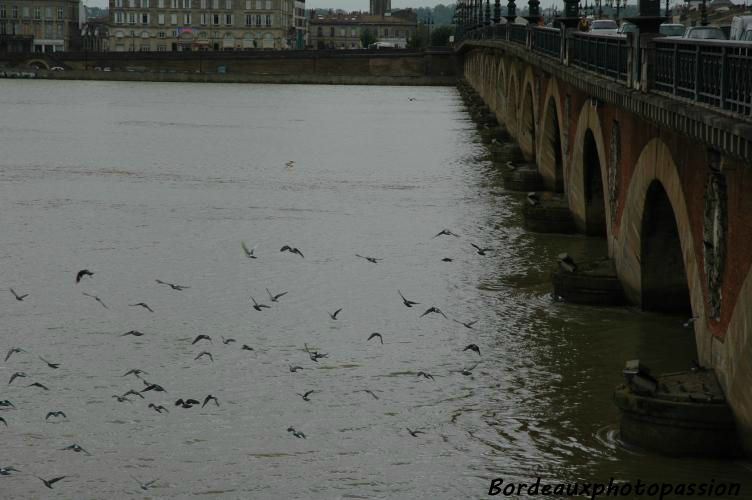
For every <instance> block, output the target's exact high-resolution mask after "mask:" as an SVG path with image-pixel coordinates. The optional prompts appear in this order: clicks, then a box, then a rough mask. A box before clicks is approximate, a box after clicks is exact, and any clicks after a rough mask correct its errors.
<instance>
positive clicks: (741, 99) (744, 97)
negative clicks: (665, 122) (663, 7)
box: [653, 38, 752, 116]
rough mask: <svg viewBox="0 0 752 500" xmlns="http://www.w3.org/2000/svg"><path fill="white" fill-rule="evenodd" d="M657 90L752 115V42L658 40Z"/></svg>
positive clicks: (655, 76)
mask: <svg viewBox="0 0 752 500" xmlns="http://www.w3.org/2000/svg"><path fill="white" fill-rule="evenodd" d="M654 66H655V70H654V73H653V77H654V82H653V83H654V86H655V89H656V90H659V91H662V92H668V93H670V94H671V95H674V96H677V97H683V98H686V99H691V100H693V101H695V102H701V103H705V104H709V105H711V106H714V107H718V108H721V109H725V110H728V111H732V112H734V113H739V114H742V115H746V116H749V115H752V45H751V44H746V45H745V44H741V43H739V44H734V43H728V42H715V41H698V40H676V39H660V38H658V39H656V40H655V65H654Z"/></svg>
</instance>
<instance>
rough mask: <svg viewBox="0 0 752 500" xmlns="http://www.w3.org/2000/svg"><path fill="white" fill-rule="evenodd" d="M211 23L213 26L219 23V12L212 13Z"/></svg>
mask: <svg viewBox="0 0 752 500" xmlns="http://www.w3.org/2000/svg"><path fill="white" fill-rule="evenodd" d="M212 24H213V25H214V26H217V25H219V14H213V15H212Z"/></svg>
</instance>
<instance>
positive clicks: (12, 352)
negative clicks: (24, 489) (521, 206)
mask: <svg viewBox="0 0 752 500" xmlns="http://www.w3.org/2000/svg"><path fill="white" fill-rule="evenodd" d="M440 236H452V237H456V238H459V237H460V236H459V235H458V234H456V233H454V232H452V231H450V230H449V229H443V230H442V231H440V232H439V233H437V234H436V235H435V236H434V237H433V238H438V237H440ZM470 245H471V246H472V247H473V248H474V249H475V251H476V253H477V254H478V255H486V252H490V251H492V249H491V248H482V247H479V246H477V245H475V244H472V243H471V244H470ZM241 246H242V248H243V252H244V253H245V256H246V257H247V258H249V259H256V258H257V256H256V254H255V250H256V247H253V248H248V246H247V245H246V243H245V242H241ZM280 252H289V253H291V254H293V255H297V256H299V257H301V258H305V256H304V255H303V252H302V251H301V250H300V249H298V248H296V247H292V246H290V245H285V246H283V247H282V248H281V249H280ZM355 256H356V257H358V258H361V259H364V260H365V261H367V262H370V263H372V264H378V263H379V262H381V261H382V260H383V259H382V258H376V257H370V256H365V255H360V254H355ZM442 260H443V261H451V260H452V259H451V258H444V259H442ZM94 274H95V273H94V272H93V271H90V270H88V269H82V270H80V271H78V273H77V274H76V283H77V284H78V283H80V282H81V280H83V279H84V278H88V279H93V277H94ZM155 281H156V283H157V284H159V285H163V286H167V287H170V288H171V289H172V290H175V291H183V290H186V289H188V288H190V287H189V286H185V285H178V284H174V283H169V282H166V281H162V280H159V279H157V280H155ZM9 290H10V292H11V293H12V294H13V297H14V298H15V299H16V300H17V301H19V302H22V301H24V300H26V299H27V298H28V297H29V294H28V293H23V294H19V293H17V292H16V291H15V290H14V289H13V288H10V289H9ZM266 292H267V294H268V296H269V301H270V302H272V303H278V302H279V301H280V299H282V298H283V297H284V296H285V295H287V293H288V292H287V291H283V292H280V293H272V292H271V291H270V290H269V289H268V288H267V289H266ZM82 294H83V295H85V296H87V297H90V298H93V299H94V300H96V301H97V302H98V303H99V304H100V305H101V306H102V307H104V308H105V309H109V307H108V306H107V304H106V303H105V302H104V301H103V300H102V299H101V298H100V297H98V296H96V295H93V294H90V293H86V292H82ZM397 294H398V295H399V297H400V299H401V300H402V304H403V305H404V306H405V307H407V308H413V307H414V306H418V305H420V302H416V301H414V300H410V299H407V298H406V297H405V296H404V295H403V294H402V292H401V291H400V290H397ZM248 302H249V305H250V306H251V307H253V309H255V310H256V311H263V310H264V309H269V308H270V307H271V306H270V305H268V304H264V303H260V302H258V301H257V300H256V299H255V298H254V297H252V296H251V297H249V299H248ZM128 305H129V306H130V307H141V308H143V309H145V310H147V311H149V312H151V313H154V310H153V309H152V308H151V307H149V305H148V304H146V303H145V302H138V303H134V304H128ZM341 312H342V308H339V309H337V310H335V311H334V312H327V314H328V315H329V317H330V319H331V320H332V321H337V319H338V315H339V314H340V313H341ZM429 314H436V315H439V316H442V317H443V318H444V319H449V317H448V316H447V315H446V314H445V313H444V312H443V311H442V310H441V309H439V308H438V307H436V306H430V307H428V308H426V309H425V311H424V312H423V313H422V314H421V315H420V318H423V317H424V316H427V315H429ZM452 321H454V322H456V323H458V324H460V325H462V326H464V327H465V328H468V329H473V325H475V324H476V323H477V320H473V321H468V322H464V321H460V320H457V319H454V318H452ZM144 335H145V334H144V333H143V332H141V331H138V330H130V331H127V332H125V333H123V334H121V335H120V337H129V336H133V337H142V336H144ZM374 339H376V340H378V341H379V342H380V343H381V344H382V345H383V344H384V337H383V335H382V334H381V333H379V332H373V333H371V334H369V335H368V337H367V338H366V342H370V341H372V340H374ZM221 341H222V343H223V344H225V345H229V344H232V343H235V342H237V341H236V339H234V338H225V337H221ZM199 342H210V343H211V342H212V338H211V337H210V336H209V335H205V334H200V335H197V336H196V337H195V338H194V339H193V341H192V345H195V344H198V343H199ZM241 349H242V350H247V351H253V350H254V349H253V347H251V346H249V345H247V344H243V345H242V346H241ZM303 350H304V352H305V353H306V354H307V355H308V357H309V359H310V360H311V361H313V362H315V363H318V360H319V359H322V358H327V357H328V353H322V352H318V351H315V350H312V349H310V348H309V347H308V344H304V348H303ZM462 351H463V352H465V351H473V352H475V353H476V354H477V355H478V356H479V357H480V356H481V352H480V347H478V345H477V344H468V345H467V346H465V347H464V349H462ZM24 354H27V355H28V354H30V353H29V352H28V351H26V350H25V349H23V348H21V347H11V348H10V349H9V350H8V351H7V353H6V356H5V359H4V362H5V363H8V361H10V360H11V358H15V357H16V356H20V355H24ZM37 357H38V358H39V359H40V360H41V361H43V362H44V363H45V364H46V365H47V366H48V367H49V368H50V369H52V370H56V369H58V368H59V367H60V363H54V362H51V361H48V360H46V359H45V358H43V357H42V356H37ZM201 358H208V359H209V360H210V361H211V362H213V361H214V357H213V356H212V353H211V352H209V351H206V350H204V351H201V352H200V353H199V354H198V355H196V357H195V358H194V360H198V359H201ZM479 364H480V362H476V363H475V364H474V365H473V366H471V367H469V368H463V369H461V370H457V373H460V374H462V375H465V376H470V375H472V373H473V370H474V369H475V368H476V367H477V366H478V365H479ZM303 369H304V367H302V366H299V365H289V370H290V372H291V373H297V372H298V371H300V370H303ZM144 375H146V376H148V375H149V374H148V373H147V372H146V371H144V370H141V369H138V368H134V369H131V370H128V371H127V372H125V373H124V374H123V375H122V377H128V376H134V377H137V378H138V379H140V380H141V382H142V384H143V387H142V388H140V389H129V390H128V391H126V392H124V393H123V394H114V395H112V398H113V399H115V400H116V402H117V403H125V402H129V403H131V402H133V401H134V400H143V402H145V401H146V397H145V396H144V393H153V394H156V393H165V394H166V393H167V391H166V390H165V388H164V387H162V386H161V385H159V384H157V383H153V382H149V381H147V380H146V379H145V378H144V377H143V376H144ZM416 377H418V378H421V377H422V378H425V379H429V380H434V377H433V375H432V374H430V373H428V372H426V371H418V372H417V373H416ZM23 378H28V375H27V374H26V373H25V372H22V371H16V372H14V373H13V374H12V375H11V376H10V379H9V381H8V385H12V384H14V382H16V380H17V379H23ZM17 384H18V382H16V385H17ZM26 387H28V388H32V387H33V388H38V389H41V390H44V391H49V388H48V387H47V386H46V385H44V384H43V383H41V382H37V381H35V382H32V383H30V384H27V385H26ZM317 392H318V391H316V390H309V391H306V392H304V393H302V394H301V393H297V395H298V396H300V397H301V398H302V399H303V401H306V402H310V401H311V396H312V395H313V394H315V393H317ZM362 392H367V393H368V394H370V395H371V396H372V397H373V398H374V399H379V397H378V396H377V395H376V394H375V393H374V392H373V391H371V390H369V389H365V390H363V391H362ZM131 398H133V399H131ZM210 403H213V404H214V405H215V406H220V402H219V399H218V398H217V397H215V396H213V395H212V394H208V395H207V396H206V397H204V398H203V400H202V401H199V400H197V399H193V398H185V399H183V398H180V399H178V400H176V401H175V402H174V406H175V407H179V408H184V409H190V408H192V407H194V406H200V407H201V408H204V407H206V406H207V405H208V404H210ZM148 408H149V409H152V410H154V411H155V412H157V413H164V412H169V409H168V408H167V407H165V406H164V405H162V404H155V403H153V402H151V403H149V404H148ZM11 410H18V408H17V407H16V405H15V404H14V403H13V402H12V401H10V400H9V399H0V411H2V412H3V413H6V412H8V411H11ZM6 414H7V413H6ZM67 418H68V417H67V415H66V414H65V413H64V412H63V411H60V410H51V411H49V412H47V414H46V416H45V421H48V420H50V419H53V421H54V420H61V419H63V420H67ZM8 420H11V422H12V419H11V418H10V417H8V419H6V418H5V417H3V416H0V424H2V425H4V426H5V427H10V424H9V422H8ZM406 430H407V432H408V433H409V434H410V435H411V436H413V437H418V436H419V435H420V434H425V432H424V431H422V430H420V429H410V428H407V427H406ZM287 432H288V433H290V434H291V435H292V436H294V437H295V438H299V439H306V435H305V434H304V433H303V432H301V431H299V430H296V429H295V428H294V427H288V428H287ZM60 450H61V451H72V452H75V453H83V454H85V455H91V453H89V452H88V451H87V450H86V449H84V448H83V447H82V446H80V445H79V444H77V443H73V444H71V445H69V446H66V447H64V448H60ZM20 472H21V471H20V470H19V469H17V468H15V467H13V466H10V465H9V466H4V465H0V477H2V476H11V475H14V474H17V473H20ZM34 477H36V478H37V479H39V480H40V481H41V482H42V483H43V484H44V486H46V487H47V488H50V489H52V488H53V485H55V484H56V483H57V482H59V481H62V480H64V479H66V478H69V476H57V477H52V478H49V479H45V478H43V477H40V476H34ZM132 478H133V480H134V481H136V482H137V483H138V485H139V487H140V488H141V489H142V490H149V489H150V488H153V487H155V486H156V485H157V482H158V481H159V479H153V480H150V481H146V482H144V481H142V480H139V479H137V478H135V477H132Z"/></svg>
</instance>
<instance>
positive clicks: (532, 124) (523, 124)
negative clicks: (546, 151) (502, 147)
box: [517, 66, 540, 161]
mask: <svg viewBox="0 0 752 500" xmlns="http://www.w3.org/2000/svg"><path fill="white" fill-rule="evenodd" d="M520 90H521V91H522V93H521V94H520V97H519V102H520V104H519V107H518V114H519V116H518V121H517V142H518V143H519V145H520V149H521V150H522V153H523V154H524V155H525V159H527V160H528V161H535V157H536V153H537V145H536V138H537V137H536V136H537V134H538V117H539V116H540V115H539V112H538V100H537V99H536V98H535V83H534V76H533V70H532V68H531V67H530V66H528V67H527V69H526V70H525V79H524V80H523V81H522V86H520Z"/></svg>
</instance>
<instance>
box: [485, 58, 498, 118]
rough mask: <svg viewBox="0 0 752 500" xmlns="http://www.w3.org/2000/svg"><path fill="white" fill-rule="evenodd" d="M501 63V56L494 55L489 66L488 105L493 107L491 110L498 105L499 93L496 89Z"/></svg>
mask: <svg viewBox="0 0 752 500" xmlns="http://www.w3.org/2000/svg"><path fill="white" fill-rule="evenodd" d="M500 64H501V63H500V58H498V57H492V58H491V64H490V66H489V68H488V83H489V92H488V106H489V107H490V108H491V110H496V107H497V105H498V93H497V92H496V89H497V88H498V78H499V70H498V66H499V65H500Z"/></svg>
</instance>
